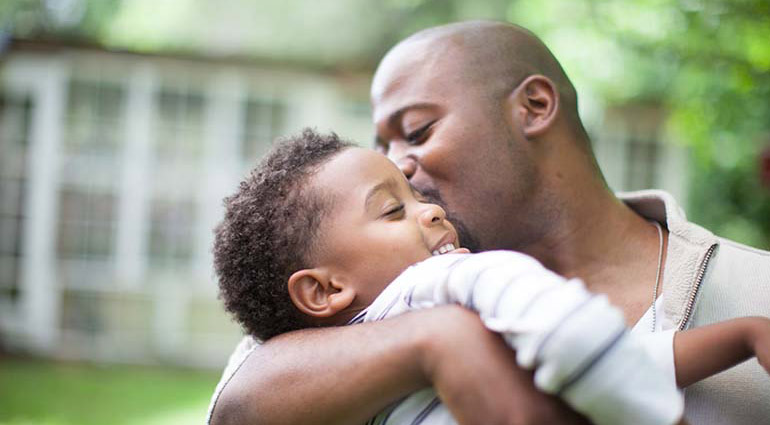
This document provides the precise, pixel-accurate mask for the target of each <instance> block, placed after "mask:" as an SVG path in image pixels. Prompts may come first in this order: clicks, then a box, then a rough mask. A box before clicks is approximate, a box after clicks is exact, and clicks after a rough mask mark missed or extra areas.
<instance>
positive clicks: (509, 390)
mask: <svg viewBox="0 0 770 425" xmlns="http://www.w3.org/2000/svg"><path fill="white" fill-rule="evenodd" d="M512 357H513V353H512V352H511V351H510V350H509V349H508V348H507V347H506V346H505V345H504V344H503V343H502V341H501V340H500V338H499V337H498V336H497V335H495V334H493V333H491V332H488V331H486V329H485V328H484V326H483V324H482V323H481V322H480V320H479V318H478V316H477V315H476V314H474V313H471V312H469V311H467V310H465V309H463V308H460V307H457V306H446V307H442V308H436V309H430V310H425V311H421V312H415V313H410V314H406V315H403V316H400V317H398V318H394V319H389V320H386V321H382V322H376V323H365V324H361V325H355V326H346V327H339V328H327V329H313V330H306V331H299V332H294V333H290V334H286V335H283V336H280V337H276V338H274V339H271V340H270V341H268V342H267V343H265V344H264V345H263V346H260V347H258V348H257V349H255V350H254V351H253V352H252V353H251V355H250V356H249V358H248V359H247V360H246V361H245V363H244V364H243V366H242V367H241V368H240V369H239V370H238V372H236V374H235V376H234V377H233V378H232V380H231V381H230V382H229V383H228V385H227V386H226V387H225V389H224V391H223V393H222V395H221V396H220V399H219V401H218V402H217V404H216V406H215V409H214V412H213V418H212V422H211V423H212V424H216V425H221V424H254V423H259V424H291V423H301V424H333V423H337V424H340V423H341V424H361V423H364V422H365V421H366V420H368V419H369V418H371V417H372V416H374V415H375V414H376V413H377V412H378V411H379V410H381V409H382V408H384V407H385V406H386V405H387V404H388V403H390V402H392V401H394V400H397V399H398V398H400V397H402V396H404V395H406V394H408V393H409V392H411V391H414V390H416V389H418V388H422V387H425V386H428V385H430V383H433V385H434V387H435V388H436V390H437V392H438V393H439V395H440V396H441V398H442V400H443V401H444V403H445V404H446V405H447V407H448V408H449V409H450V411H451V412H452V414H453V415H455V417H456V418H457V419H458V422H459V423H490V424H495V423H516V424H522V425H525V424H540V423H560V424H561V423H564V424H577V423H587V422H585V419H584V418H582V417H580V416H579V415H577V414H576V413H574V412H572V411H571V410H569V409H568V408H567V407H566V406H565V405H564V404H563V403H562V402H561V401H559V400H558V399H556V398H555V397H551V396H548V395H545V394H542V393H540V392H539V391H537V390H535V388H534V385H533V384H532V376H531V374H530V373H528V372H525V371H522V370H521V369H519V368H517V367H515V363H514V362H513V360H512Z"/></svg>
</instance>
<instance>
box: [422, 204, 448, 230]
mask: <svg viewBox="0 0 770 425" xmlns="http://www.w3.org/2000/svg"><path fill="white" fill-rule="evenodd" d="M444 219H446V212H445V211H444V209H443V208H441V207H440V206H438V205H436V204H425V208H424V209H423V211H422V212H421V213H420V222H421V223H422V225H423V226H426V227H428V226H433V225H435V224H440V223H442V222H443V221H444Z"/></svg>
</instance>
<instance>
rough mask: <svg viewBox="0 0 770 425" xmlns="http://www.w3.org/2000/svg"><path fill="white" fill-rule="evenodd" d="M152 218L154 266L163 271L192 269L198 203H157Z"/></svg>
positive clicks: (150, 250) (151, 255)
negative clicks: (187, 267) (178, 268)
mask: <svg viewBox="0 0 770 425" xmlns="http://www.w3.org/2000/svg"><path fill="white" fill-rule="evenodd" d="M151 214H152V218H151V220H152V221H151V223H150V238H149V243H150V246H149V250H148V252H149V253H150V262H151V263H153V264H154V265H156V266H162V267H166V266H168V267H175V266H182V267H184V266H186V265H188V264H189V262H190V259H191V256H192V250H193V226H194V221H195V203H194V202H193V201H190V200H182V201H178V200H174V201H169V200H159V199H156V200H155V201H154V202H153V204H152V213H151Z"/></svg>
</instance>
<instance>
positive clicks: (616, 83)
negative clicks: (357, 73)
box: [0, 0, 770, 248]
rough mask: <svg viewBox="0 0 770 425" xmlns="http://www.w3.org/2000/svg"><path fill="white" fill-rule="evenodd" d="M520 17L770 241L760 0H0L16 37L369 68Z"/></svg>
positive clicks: (699, 189)
mask: <svg viewBox="0 0 770 425" xmlns="http://www.w3.org/2000/svg"><path fill="white" fill-rule="evenodd" d="M473 18H487V19H497V20H508V21H511V22H515V23H519V24H521V25H523V26H525V27H527V28H529V29H531V30H533V31H534V32H535V33H537V34H538V35H539V36H541V37H542V38H543V39H544V40H545V41H546V43H547V44H548V45H549V46H550V47H551V49H552V50H553V51H554V52H555V54H556V56H557V57H558V58H559V59H560V60H561V61H562V63H563V65H564V66H565V68H566V69H567V71H568V73H569V74H570V76H571V77H572V78H573V79H574V80H575V81H576V84H577V86H578V91H579V92H580V93H590V95H591V96H593V97H595V98H596V99H598V101H599V102H601V103H602V104H603V106H604V107H607V106H608V105H613V104H623V103H625V102H628V101H634V102H640V101H645V102H649V103H653V104H656V105H660V107H661V108H663V109H664V110H665V111H666V119H665V125H666V131H667V132H668V134H670V135H672V136H673V137H671V138H670V139H671V140H675V142H676V143H681V144H684V145H686V146H688V147H690V148H691V152H692V155H691V160H692V168H690V171H689V173H690V175H689V182H690V183H691V185H690V189H689V192H690V195H691V196H689V205H687V207H688V208H687V211H688V212H689V214H690V216H691V218H692V219H694V220H695V221H696V222H699V223H701V224H703V225H704V226H706V227H707V228H709V229H712V230H714V231H715V233H717V234H720V235H723V236H726V237H729V238H733V239H736V240H739V241H742V242H745V243H748V244H750V245H754V246H759V247H764V248H767V247H769V246H770V190H768V186H767V183H765V186H763V185H762V182H761V180H760V177H759V176H760V172H761V170H760V169H759V167H760V165H759V164H760V161H759V157H760V154H761V152H762V150H766V149H768V147H769V146H770V124H768V123H770V102H769V101H768V99H770V72H769V71H770V42H768V40H770V3H769V2H767V1H766V0H633V1H621V0H541V1H536V2H535V1H523V0H483V1H474V2H468V1H462V0H382V1H373V0H335V1H327V2H317V1H313V0H285V1H279V2H276V1H269V0H254V1H246V0H220V1H205V0H165V1H155V0H132V1H120V0H47V1H43V0H6V1H4V2H2V4H0V19H2V21H1V23H0V25H2V28H4V29H5V31H6V33H7V34H10V35H13V36H22V37H52V38H57V39H70V40H90V41H93V42H96V43H98V44H101V45H104V46H107V47H109V48H112V49H125V50H129V51H139V52H176V53H179V52H186V53H190V54H195V55H208V56H215V57H217V56H218V57H229V56H238V57H255V58H271V59H273V60H278V61H284V62H294V63H300V64H302V65H305V66H311V65H312V66H319V67H325V68H334V69H357V70H364V71H367V72H369V71H371V70H373V69H374V67H375V66H376V64H377V61H378V60H379V58H380V57H381V56H382V55H383V54H384V52H385V51H387V49H388V48H389V47H390V46H392V45H393V44H394V43H396V42H397V41H398V40H400V39H402V38H403V37H405V36H407V35H409V34H411V33H412V32H414V31H416V30H419V29H421V28H426V27H430V26H434V25H439V24H442V23H446V22H451V21H455V20H461V19H473Z"/></svg>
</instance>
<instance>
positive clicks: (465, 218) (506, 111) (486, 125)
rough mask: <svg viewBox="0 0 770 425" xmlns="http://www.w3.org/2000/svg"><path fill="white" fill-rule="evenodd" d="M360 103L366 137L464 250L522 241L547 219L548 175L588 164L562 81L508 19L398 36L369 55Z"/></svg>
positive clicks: (552, 188)
mask: <svg viewBox="0 0 770 425" xmlns="http://www.w3.org/2000/svg"><path fill="white" fill-rule="evenodd" d="M372 104H373V108H374V121H375V125H376V128H377V146H378V148H379V149H380V150H381V151H382V152H383V153H386V154H387V155H388V156H389V157H390V158H391V159H392V160H393V161H394V162H396V163H397V164H398V165H399V167H400V168H401V169H402V170H403V171H404V173H405V174H406V175H407V176H408V177H409V178H410V181H411V182H412V184H413V185H414V186H415V187H417V188H418V189H419V190H420V191H422V192H423V193H426V194H427V195H429V196H430V195H433V196H434V197H437V199H436V201H437V202H440V203H442V204H443V205H444V206H445V207H446V208H447V211H448V212H449V214H450V217H454V221H455V223H456V224H457V225H458V227H459V228H461V229H462V228H463V227H467V229H468V230H469V231H470V233H471V236H470V237H467V236H466V237H464V241H465V243H466V246H471V247H472V248H473V249H496V248H506V249H525V248H526V247H527V246H528V245H529V244H532V243H533V242H535V241H537V240H539V239H540V238H542V237H543V234H544V232H547V231H548V226H549V225H551V224H552V223H555V222H556V221H557V220H558V219H559V215H560V212H561V209H562V206H563V205H562V202H563V199H562V196H561V194H560V193H558V192H559V190H561V189H559V185H558V184H557V183H558V180H559V179H560V178H561V179H564V177H565V176H569V175H571V174H574V173H571V172H569V171H571V170H570V169H571V168H574V167H586V168H591V169H592V170H593V171H592V172H596V170H595V162H594V160H593V154H592V153H591V150H590V146H589V142H588V138H587V136H586V135H585V132H584V130H583V128H582V125H581V124H580V120H579V117H578V114H577V98H576V95H575V90H574V88H573V87H572V84H571V83H570V81H569V79H568V78H567V76H566V75H565V73H564V71H563V70H562V68H561V66H560V65H559V63H558V62H557V61H556V59H555V58H554V57H553V55H552V54H551V53H550V52H549V51H548V49H547V48H546V47H545V45H543V43H542V42H541V41H540V40H538V39H537V38H536V37H535V36H533V35H532V34H531V33H529V32H527V31H526V30H523V29H521V28H519V27H516V26H513V25H509V24H503V23H495V22H467V23H459V24H452V25H447V26H443V27H438V28H433V29H429V30H425V31H422V32H420V33H417V34H415V35H413V36H412V37H409V38H408V39H406V40H404V41H403V42H401V43H399V44H398V45H397V46H395V47H394V48H393V49H392V50H391V51H390V52H389V53H388V54H387V55H386V56H385V58H384V59H383V60H382V62H381V63H380V66H379V68H378V70H377V73H376V74H375V77H374V82H373V84H372ZM576 158H577V159H576ZM576 161H579V162H576ZM597 179H598V180H601V177H600V175H599V176H598V177H597ZM562 186H563V185H562ZM474 240H475V241H477V242H478V244H477V245H475V246H474V245H473V244H472V242H474Z"/></svg>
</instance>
